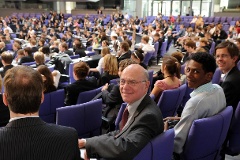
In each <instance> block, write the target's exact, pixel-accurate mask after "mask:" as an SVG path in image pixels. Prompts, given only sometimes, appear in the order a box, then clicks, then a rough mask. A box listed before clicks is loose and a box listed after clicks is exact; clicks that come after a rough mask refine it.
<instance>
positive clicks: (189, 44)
mask: <svg viewBox="0 0 240 160" xmlns="http://www.w3.org/2000/svg"><path fill="white" fill-rule="evenodd" d="M185 45H186V46H188V47H191V48H193V49H196V48H197V47H196V43H195V42H194V41H192V40H188V41H187V42H186V43H185Z"/></svg>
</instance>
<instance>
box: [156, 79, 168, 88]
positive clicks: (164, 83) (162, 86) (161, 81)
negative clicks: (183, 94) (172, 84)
mask: <svg viewBox="0 0 240 160" xmlns="http://www.w3.org/2000/svg"><path fill="white" fill-rule="evenodd" d="M155 85H156V86H157V87H159V88H162V89H165V88H166V87H167V84H166V82H165V81H164V80H158V81H156V83H155Z"/></svg>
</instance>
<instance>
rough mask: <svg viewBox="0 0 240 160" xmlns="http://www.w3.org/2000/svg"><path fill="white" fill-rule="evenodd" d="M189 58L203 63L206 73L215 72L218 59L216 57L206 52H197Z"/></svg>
mask: <svg viewBox="0 0 240 160" xmlns="http://www.w3.org/2000/svg"><path fill="white" fill-rule="evenodd" d="M189 60H194V61H196V62H198V63H200V64H202V68H203V70H204V71H205V73H208V72H212V73H214V72H215V70H216V61H215V59H214V57H213V56H212V55H211V54H209V53H206V52H197V53H194V54H191V55H190V56H189Z"/></svg>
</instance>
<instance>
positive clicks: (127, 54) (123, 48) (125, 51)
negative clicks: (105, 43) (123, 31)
mask: <svg viewBox="0 0 240 160" xmlns="http://www.w3.org/2000/svg"><path fill="white" fill-rule="evenodd" d="M119 53H120V54H119V55H118V58H117V60H118V63H119V62H121V61H122V60H124V59H128V58H131V54H132V53H131V51H130V50H129V44H128V43H127V42H125V41H124V42H121V43H120V52H119Z"/></svg>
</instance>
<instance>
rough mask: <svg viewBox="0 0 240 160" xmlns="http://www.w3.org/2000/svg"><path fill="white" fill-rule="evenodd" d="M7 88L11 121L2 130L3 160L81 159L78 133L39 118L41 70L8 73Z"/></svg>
mask: <svg viewBox="0 0 240 160" xmlns="http://www.w3.org/2000/svg"><path fill="white" fill-rule="evenodd" d="M16 86H17V88H16ZM4 87H5V92H4V94H3V102H4V104H5V105H6V106H8V107H9V110H10V118H11V119H10V121H9V123H8V124H7V125H6V127H3V128H1V129H0V159H3V160H5V159H9V160H10V159H11V160H14V159H24V160H33V159H34V160H42V159H51V160H53V159H55V160H61V159H62V160H66V159H72V160H76V159H80V156H79V149H78V142H77V138H78V134H77V132H76V130H75V129H72V128H69V127H63V126H57V125H55V124H47V123H45V122H44V121H42V120H41V119H40V118H39V116H38V112H39V107H40V104H41V103H42V102H43V100H44V94H43V81H42V77H41V75H40V74H39V73H38V72H37V71H35V70H34V69H32V68H31V67H26V66H16V67H14V68H12V69H10V70H9V71H8V72H7V73H6V75H5V77H4Z"/></svg>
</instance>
